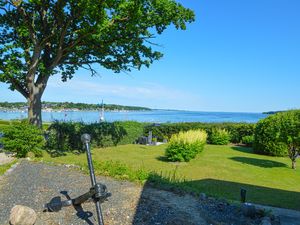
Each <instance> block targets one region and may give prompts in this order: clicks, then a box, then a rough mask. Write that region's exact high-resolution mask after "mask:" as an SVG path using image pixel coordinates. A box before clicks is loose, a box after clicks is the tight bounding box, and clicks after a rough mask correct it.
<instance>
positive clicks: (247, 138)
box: [242, 135, 254, 147]
mask: <svg viewBox="0 0 300 225" xmlns="http://www.w3.org/2000/svg"><path fill="white" fill-rule="evenodd" d="M253 141H254V136H253V135H247V136H244V137H243V138H242V143H243V144H244V145H246V146H248V147H251V146H252V145H253Z"/></svg>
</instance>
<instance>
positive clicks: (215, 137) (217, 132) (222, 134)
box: [208, 128, 230, 145]
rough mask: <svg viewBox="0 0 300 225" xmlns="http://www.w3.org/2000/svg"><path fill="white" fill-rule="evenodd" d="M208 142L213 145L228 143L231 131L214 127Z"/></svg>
mask: <svg viewBox="0 0 300 225" xmlns="http://www.w3.org/2000/svg"><path fill="white" fill-rule="evenodd" d="M208 142H209V143H210V144H213V145H227V144H229V142H230V133H229V132H228V131H227V130H225V129H220V128H217V129H212V131H211V133H210V136H209V138H208Z"/></svg>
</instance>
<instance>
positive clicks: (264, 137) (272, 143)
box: [253, 113, 288, 156]
mask: <svg viewBox="0 0 300 225" xmlns="http://www.w3.org/2000/svg"><path fill="white" fill-rule="evenodd" d="M282 115H283V114H282V113H277V114H274V115H271V116H269V117H267V118H265V119H263V120H260V121H259V122H258V123H257V125H256V129H255V133H254V142H253V147H254V152H256V153H258V154H265V155H272V156H286V155H287V153H288V146H287V144H286V143H284V142H282V140H280V139H279V137H280V131H281V126H282Z"/></svg>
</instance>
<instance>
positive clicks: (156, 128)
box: [144, 122, 255, 143]
mask: <svg viewBox="0 0 300 225" xmlns="http://www.w3.org/2000/svg"><path fill="white" fill-rule="evenodd" d="M198 129H202V130H205V131H206V132H207V134H208V140H209V139H210V136H211V133H212V130H213V129H225V130H227V131H228V132H229V133H230V142H232V143H240V142H241V141H242V138H243V137H244V136H251V135H253V134H254V129H255V124H254V123H199V122H193V123H163V124H160V125H157V124H155V125H148V126H146V127H145V130H144V135H145V136H147V135H148V133H149V131H152V134H153V136H154V137H156V138H157V139H158V141H162V140H163V139H170V138H171V136H172V135H173V134H177V133H179V132H180V131H188V130H198Z"/></svg>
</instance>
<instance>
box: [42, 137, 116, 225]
mask: <svg viewBox="0 0 300 225" xmlns="http://www.w3.org/2000/svg"><path fill="white" fill-rule="evenodd" d="M81 141H82V142H83V144H84V146H85V148H86V155H87V160H88V166H89V172H90V178H91V183H92V187H91V188H90V191H89V192H87V193H85V194H83V195H80V196H79V197H77V198H74V199H70V200H66V201H61V200H60V199H55V198H54V199H52V201H50V202H49V203H48V204H46V205H45V207H46V209H47V210H48V211H50V212H57V211H59V210H61V208H62V207H67V206H71V205H73V206H78V205H81V204H82V203H84V202H86V201H88V200H93V201H94V202H95V204H96V211H97V218H98V223H99V225H103V224H104V223H103V216H102V211H101V206H100V203H103V202H104V201H106V200H107V198H108V197H110V196H111V193H108V192H107V188H106V186H105V185H104V184H101V183H96V177H95V173H94V167H93V162H92V155H91V150H90V142H91V137H90V135H89V134H83V135H82V136H81Z"/></svg>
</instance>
